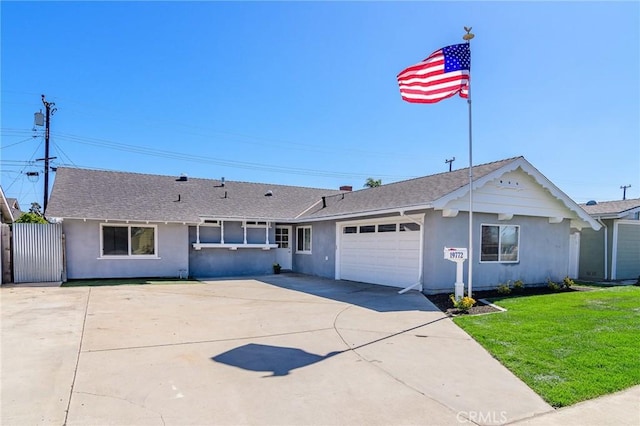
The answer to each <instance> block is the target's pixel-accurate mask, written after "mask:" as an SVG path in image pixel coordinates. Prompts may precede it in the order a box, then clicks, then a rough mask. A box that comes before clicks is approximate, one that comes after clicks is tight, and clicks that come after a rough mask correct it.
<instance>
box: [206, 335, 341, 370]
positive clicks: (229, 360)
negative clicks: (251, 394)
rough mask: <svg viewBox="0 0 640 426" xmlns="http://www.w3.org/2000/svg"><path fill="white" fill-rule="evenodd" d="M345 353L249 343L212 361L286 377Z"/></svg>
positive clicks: (213, 358)
mask: <svg viewBox="0 0 640 426" xmlns="http://www.w3.org/2000/svg"><path fill="white" fill-rule="evenodd" d="M342 352H344V351H335V352H329V353H328V354H327V355H316V354H312V353H309V352H306V351H303V350H302V349H297V348H288V347H283V346H271V345H260V344H257V343H249V344H247V345H244V346H239V347H237V348H234V349H231V350H230V351H227V352H224V353H221V354H220V355H216V356H214V357H211V360H213V361H215V362H219V363H221V364H226V365H229V366H232V367H238V368H242V369H243V370H251V371H265V372H271V375H269V376H263V377H277V376H286V375H288V374H289V373H290V372H291V370H295V369H296V368H302V367H307V366H309V365H312V364H315V363H317V362H320V361H324V360H325V359H328V358H331V357H332V356H335V355H338V354H340V353H342Z"/></svg>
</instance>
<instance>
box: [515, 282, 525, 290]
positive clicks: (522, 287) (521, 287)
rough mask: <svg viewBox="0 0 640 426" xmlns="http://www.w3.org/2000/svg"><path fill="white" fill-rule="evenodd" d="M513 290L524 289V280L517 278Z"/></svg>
mask: <svg viewBox="0 0 640 426" xmlns="http://www.w3.org/2000/svg"><path fill="white" fill-rule="evenodd" d="M513 291H524V283H523V282H522V280H517V281H516V282H514V283H513Z"/></svg>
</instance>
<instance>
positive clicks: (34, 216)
mask: <svg viewBox="0 0 640 426" xmlns="http://www.w3.org/2000/svg"><path fill="white" fill-rule="evenodd" d="M40 209H41V207H40V204H38V203H31V208H30V209H29V212H28V213H22V214H21V215H20V217H19V218H18V219H17V220H16V223H48V222H47V220H46V219H45V218H44V216H42V212H41V211H40Z"/></svg>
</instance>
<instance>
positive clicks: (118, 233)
mask: <svg viewBox="0 0 640 426" xmlns="http://www.w3.org/2000/svg"><path fill="white" fill-rule="evenodd" d="M101 233H102V235H101V239H102V252H101V255H102V256H105V257H106V256H127V257H129V256H131V257H134V256H153V257H155V256H156V227H155V226H129V225H115V226H113V225H101Z"/></svg>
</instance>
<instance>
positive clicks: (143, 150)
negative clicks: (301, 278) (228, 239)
mask: <svg viewBox="0 0 640 426" xmlns="http://www.w3.org/2000/svg"><path fill="white" fill-rule="evenodd" d="M56 138H57V139H58V140H66V141H68V142H75V143H79V144H84V145H91V146H98V147H103V148H109V149H114V150H118V151H124V152H132V153H136V154H142V155H148V156H153V157H160V158H169V159H174V160H183V161H189V162H195V163H202V164H215V165H219V166H225V167H233V168H241V169H249V170H262V171H269V172H277V173H284V174H296V175H306V176H323V177H339V178H366V177H369V176H372V175H373V174H372V173H370V172H367V173H347V172H331V171H323V170H317V169H305V168H298V167H283V166H271V165H268V164H261V163H251V162H244V161H234V160H225V159H221V158H215V157H205V156H196V155H192V154H185V153H180V152H176V151H168V150H161V149H155V148H149V147H142V146H137V145H130V144H125V143H120V142H113V141H108V140H104V139H97V138H87V137H82V136H77V135H72V134H64V133H57V134H56ZM374 174H375V175H376V176H379V177H384V178H388V179H406V178H410V177H411V176H396V175H381V174H376V173H374Z"/></svg>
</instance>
